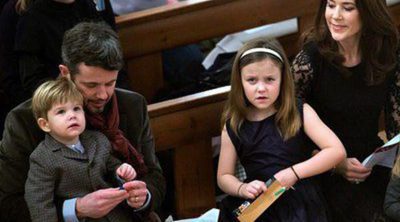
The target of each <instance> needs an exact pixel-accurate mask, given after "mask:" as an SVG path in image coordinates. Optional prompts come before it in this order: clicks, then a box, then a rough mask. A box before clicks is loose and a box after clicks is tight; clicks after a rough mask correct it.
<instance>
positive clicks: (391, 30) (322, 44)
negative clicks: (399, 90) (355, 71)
mask: <svg viewBox="0 0 400 222" xmlns="http://www.w3.org/2000/svg"><path fill="white" fill-rule="evenodd" d="M355 2H356V7H357V9H358V11H359V14H360V19H361V22H362V29H361V37H360V49H361V58H362V60H363V63H364V64H365V67H366V76H365V81H366V83H367V85H376V84H379V83H382V82H383V81H384V80H385V79H386V76H387V75H388V73H390V72H391V71H392V70H393V69H394V68H395V66H396V63H397V55H396V51H397V47H398V31H397V28H396V26H395V24H394V22H393V20H392V18H391V16H390V13H389V11H388V8H387V6H386V1H385V0H356V1H355ZM326 5H327V0H321V1H320V5H319V9H318V13H317V15H316V18H315V24H314V27H313V28H312V29H311V30H310V31H309V32H308V33H306V34H305V36H304V43H305V44H307V43H309V42H314V43H316V44H317V46H318V49H319V52H320V53H321V54H322V55H323V56H324V58H325V59H327V60H328V61H329V62H331V63H332V64H333V65H335V66H336V67H338V68H339V69H341V70H343V71H344V68H343V66H342V63H343V62H344V57H343V55H341V54H340V53H339V48H338V44H337V42H336V41H335V40H334V39H333V38H332V36H331V33H330V31H329V28H328V26H327V23H326V20H325V10H326ZM344 73H346V72H345V71H344Z"/></svg>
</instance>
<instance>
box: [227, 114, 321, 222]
mask: <svg viewBox="0 0 400 222" xmlns="http://www.w3.org/2000/svg"><path fill="white" fill-rule="evenodd" d="M300 111H302V109H300ZM300 113H301V115H302V112H300ZM226 128H227V132H228V135H229V137H230V139H231V140H232V142H233V144H234V146H235V149H236V152H237V154H238V157H239V158H240V161H241V163H242V165H243V167H244V169H245V171H246V174H247V179H246V181H245V182H251V181H253V180H261V181H267V180H268V179H270V178H272V177H273V175H275V174H276V173H277V172H279V171H280V170H283V169H285V168H287V167H290V166H292V165H294V164H296V163H299V162H302V161H304V160H306V159H308V158H310V156H311V149H309V148H305V147H304V146H303V144H304V143H303V138H304V136H305V134H304V132H303V128H301V129H300V131H299V132H298V134H297V135H296V136H294V137H292V138H290V139H289V140H287V141H283V138H282V137H281V135H280V134H279V132H278V129H277V127H276V126H275V115H272V116H270V117H267V118H266V119H264V120H261V121H255V122H254V121H247V120H246V121H245V122H244V123H243V125H242V127H241V129H240V132H239V137H238V136H236V135H235V134H234V132H233V131H232V129H231V128H230V126H229V121H228V122H227V124H226ZM294 188H295V190H292V189H289V190H287V191H286V192H285V193H284V194H283V195H282V196H281V197H280V198H279V199H278V200H276V202H275V203H274V204H273V205H272V206H271V207H270V208H268V209H267V210H266V211H265V212H264V213H263V214H262V215H261V216H260V217H259V218H258V220H257V221H285V222H291V221H299V222H307V221H327V219H326V218H327V214H326V210H325V207H324V206H325V204H324V201H323V198H322V194H321V192H320V190H319V188H318V186H317V185H316V183H315V182H314V179H312V178H309V179H302V180H300V181H298V182H297V183H296V184H295V185H294ZM243 201H245V200H244V199H240V198H236V197H231V196H228V197H227V198H225V199H224V200H222V204H221V205H222V206H221V213H220V215H221V216H220V218H221V220H222V221H234V220H235V217H234V216H233V214H232V211H233V210H234V209H236V208H237V207H238V206H239V205H240V204H241V203H243Z"/></svg>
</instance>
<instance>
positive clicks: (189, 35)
mask: <svg viewBox="0 0 400 222" xmlns="http://www.w3.org/2000/svg"><path fill="white" fill-rule="evenodd" d="M317 3H318V1H315V0H301V1H298V0H267V1H266V0H218V1H215V0H188V1H183V2H179V3H177V4H172V5H166V6H163V7H159V8H153V9H151V10H147V11H142V12H136V13H131V14H127V15H123V16H119V17H117V27H118V32H119V36H120V40H121V43H122V47H123V51H124V56H125V59H126V64H127V70H128V74H129V81H130V86H131V87H132V89H133V90H134V91H137V92H139V93H141V94H143V95H144V96H145V97H146V98H147V99H148V100H149V101H151V99H152V98H153V96H154V95H155V93H156V92H157V90H158V89H160V88H162V87H163V86H164V82H163V73H162V62H161V52H162V51H163V50H165V49H170V48H174V47H176V46H182V45H186V44H190V43H197V42H199V41H202V40H207V39H210V38H214V37H223V36H224V35H227V34H231V33H234V32H238V31H241V30H245V29H249V28H254V27H258V26H262V25H266V24H270V23H274V22H278V21H282V20H285V19H289V18H293V17H297V18H298V19H299V31H300V32H302V31H304V30H305V28H306V27H307V25H309V24H310V22H311V21H312V18H313V15H314V12H315V10H316V7H317ZM298 36H299V34H294V35H290V36H287V37H286V38H284V39H282V44H283V45H284V47H285V49H286V50H287V53H288V55H293V54H295V53H296V52H297V51H298V45H297V44H296V42H297V39H298Z"/></svg>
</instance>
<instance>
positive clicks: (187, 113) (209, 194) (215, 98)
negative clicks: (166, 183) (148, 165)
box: [148, 86, 230, 218]
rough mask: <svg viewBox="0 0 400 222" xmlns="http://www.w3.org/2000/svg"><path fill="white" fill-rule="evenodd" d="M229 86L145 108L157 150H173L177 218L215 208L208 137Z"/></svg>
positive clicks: (216, 127) (217, 132) (215, 132)
mask: <svg viewBox="0 0 400 222" xmlns="http://www.w3.org/2000/svg"><path fill="white" fill-rule="evenodd" d="M229 90H230V87H229V86H227V87H221V88H217V89H213V90H209V91H205V92H201V93H197V94H193V95H190V96H185V97H181V98H178V99H173V100H169V101H165V102H161V103H155V104H152V105H149V106H148V110H149V115H150V122H151V127H152V130H153V134H154V138H155V144H156V151H163V150H169V149H173V158H172V159H173V168H174V169H173V171H174V179H175V181H174V184H175V187H174V194H175V200H176V203H175V208H176V214H177V215H178V217H179V218H189V217H195V216H199V215H200V214H201V213H204V212H205V211H207V210H209V209H210V208H212V207H215V191H214V184H215V181H214V179H213V178H214V170H213V162H212V148H211V138H212V137H214V136H218V135H220V133H221V129H220V126H219V125H220V124H219V123H220V118H221V113H222V109H223V106H224V103H225V100H226V98H227V94H228V92H229Z"/></svg>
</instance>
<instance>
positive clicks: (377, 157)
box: [362, 134, 400, 168]
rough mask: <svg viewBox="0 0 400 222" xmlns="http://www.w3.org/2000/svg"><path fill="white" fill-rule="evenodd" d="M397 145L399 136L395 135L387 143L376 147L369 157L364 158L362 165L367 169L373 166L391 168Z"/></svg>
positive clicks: (399, 141) (399, 139) (399, 140)
mask: <svg viewBox="0 0 400 222" xmlns="http://www.w3.org/2000/svg"><path fill="white" fill-rule="evenodd" d="M399 143H400V134H397V135H396V136H395V137H393V138H392V139H391V140H390V141H389V142H387V143H385V144H384V145H383V146H381V147H378V148H377V149H376V150H375V151H374V152H373V153H372V154H371V155H369V156H368V157H367V158H365V160H364V161H363V162H362V164H363V165H364V166H365V167H369V168H372V167H373V166H375V165H380V166H385V167H390V168H392V167H393V164H394V162H395V160H396V156H397V153H398V148H399Z"/></svg>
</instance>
